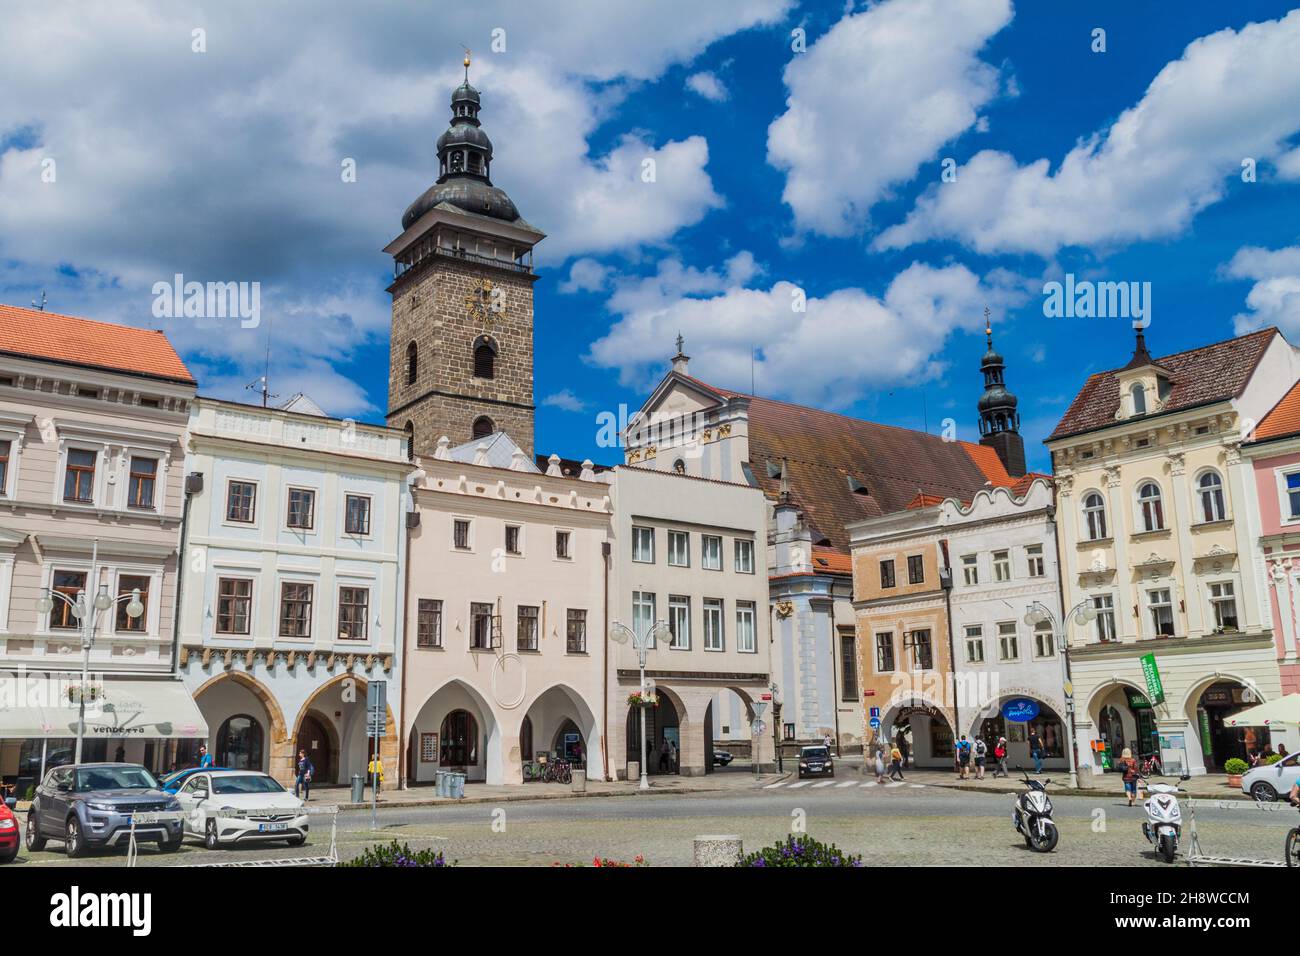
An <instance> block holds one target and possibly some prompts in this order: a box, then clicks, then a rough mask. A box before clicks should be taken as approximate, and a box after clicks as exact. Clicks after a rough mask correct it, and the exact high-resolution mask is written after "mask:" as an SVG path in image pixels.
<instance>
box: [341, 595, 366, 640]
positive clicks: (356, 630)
mask: <svg viewBox="0 0 1300 956" xmlns="http://www.w3.org/2000/svg"><path fill="white" fill-rule="evenodd" d="M369 612H370V588H364V587H341V588H339V640H340V641H364V640H366V638H368V637H369V636H370V620H369Z"/></svg>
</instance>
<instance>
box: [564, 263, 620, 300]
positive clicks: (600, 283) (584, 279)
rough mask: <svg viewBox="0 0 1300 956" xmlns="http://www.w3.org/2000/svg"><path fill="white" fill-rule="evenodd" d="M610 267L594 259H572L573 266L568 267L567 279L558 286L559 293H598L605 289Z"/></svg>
mask: <svg viewBox="0 0 1300 956" xmlns="http://www.w3.org/2000/svg"><path fill="white" fill-rule="evenodd" d="M611 271H613V270H612V269H611V267H609V266H607V265H603V264H602V263H600V262H597V261H596V260H595V259H591V258H588V257H585V256H584V257H583V258H581V259H574V260H573V265H571V266H569V278H567V279H565V280H564V281H563V282H561V283H560V285H559V291H561V292H563V293H565V294H572V293H574V292H599V291H600V290H601V289H603V288H605V281H606V280H607V279H608V278H609V274H610V272H611Z"/></svg>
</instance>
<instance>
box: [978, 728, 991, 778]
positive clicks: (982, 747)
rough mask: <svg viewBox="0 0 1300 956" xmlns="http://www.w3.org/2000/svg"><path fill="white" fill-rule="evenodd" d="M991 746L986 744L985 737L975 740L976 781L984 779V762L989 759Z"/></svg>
mask: <svg viewBox="0 0 1300 956" xmlns="http://www.w3.org/2000/svg"><path fill="white" fill-rule="evenodd" d="M988 754H989V745H988V744H986V743H985V742H984V738H983V737H978V738H976V740H975V779H976V780H983V779H984V761H985V760H987V759H988Z"/></svg>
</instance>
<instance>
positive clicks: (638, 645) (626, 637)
mask: <svg viewBox="0 0 1300 956" xmlns="http://www.w3.org/2000/svg"><path fill="white" fill-rule="evenodd" d="M672 633H673V632H672V629H671V628H669V626H668V622H667V621H655V622H654V623H652V624H651V625H650V626H649V627H647V628H646V629H645V631H644V633H641V634H638V633H637V632H636V631H634V630H632V628H630V627H628V626H627V625H626V624H620V623H619V622H618V621H615V622H614V623H613V624H611V625H610V626H609V639H610V640H611V641H613V642H614V643H615V644H626V643H628V642H629V641H630V642H631V643H632V647H633V649H634V650H635V651H636V659H637V664H638V665H639V666H640V668H641V692H640V698H641V703H640V704H639V705H638V706H640V707H641V708H642V710H641V712H640V713H638V714H637V718H638V719H639V720H640V721H641V789H642V790H649V789H650V777H649V776H648V775H647V773H646V765H645V761H646V752H645V750H646V748H645V707H646V706H647V704H646V700H647V699H648V698H649V695H650V690H649V689H648V688H647V686H646V680H645V660H646V655H647V654H648V653H650V648H652V647H654V646H655V641H657V640H660V639H663V638H664V637H667V638H668V639H669V640H672Z"/></svg>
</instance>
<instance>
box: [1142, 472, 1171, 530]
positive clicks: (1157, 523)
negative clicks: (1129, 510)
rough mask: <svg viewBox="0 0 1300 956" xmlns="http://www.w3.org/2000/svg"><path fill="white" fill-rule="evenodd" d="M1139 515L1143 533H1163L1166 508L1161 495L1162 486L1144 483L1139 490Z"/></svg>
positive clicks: (1151, 482) (1150, 482)
mask: <svg viewBox="0 0 1300 956" xmlns="http://www.w3.org/2000/svg"><path fill="white" fill-rule="evenodd" d="M1138 515H1139V518H1140V519H1141V522H1142V524H1141V526H1142V530H1143V531H1163V530H1164V527H1165V506H1164V502H1163V500H1162V499H1161V495H1160V486H1159V485H1157V484H1156V483H1155V482H1154V481H1148V482H1144V483H1143V484H1142V486H1141V487H1140V488H1138Z"/></svg>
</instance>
